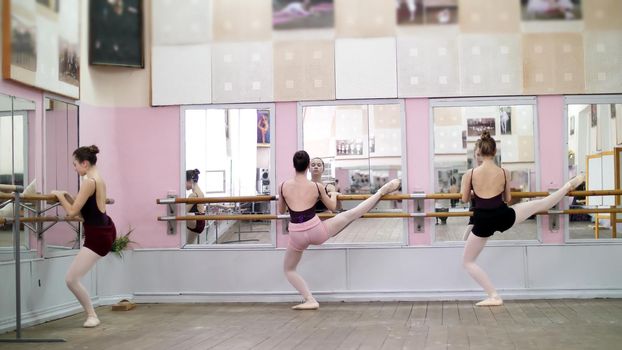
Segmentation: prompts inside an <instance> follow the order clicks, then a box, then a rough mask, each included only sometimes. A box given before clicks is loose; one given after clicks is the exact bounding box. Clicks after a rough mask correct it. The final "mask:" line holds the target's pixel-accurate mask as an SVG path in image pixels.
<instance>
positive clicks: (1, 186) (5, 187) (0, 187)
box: [0, 184, 24, 192]
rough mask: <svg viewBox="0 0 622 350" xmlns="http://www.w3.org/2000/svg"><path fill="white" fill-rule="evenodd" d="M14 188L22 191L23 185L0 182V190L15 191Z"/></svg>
mask: <svg viewBox="0 0 622 350" xmlns="http://www.w3.org/2000/svg"><path fill="white" fill-rule="evenodd" d="M16 190H17V191H18V192H22V191H23V190H24V186H19V185H5V184H0V191H5V192H15V191H16Z"/></svg>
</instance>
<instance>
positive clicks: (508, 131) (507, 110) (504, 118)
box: [499, 107, 512, 135]
mask: <svg viewBox="0 0 622 350" xmlns="http://www.w3.org/2000/svg"><path fill="white" fill-rule="evenodd" d="M499 128H500V130H501V135H512V107H499Z"/></svg>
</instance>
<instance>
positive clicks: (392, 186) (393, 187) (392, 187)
mask: <svg viewBox="0 0 622 350" xmlns="http://www.w3.org/2000/svg"><path fill="white" fill-rule="evenodd" d="M401 184H402V182H401V181H400V180H399V179H393V180H391V181H389V182H387V183H386V184H384V185H383V186H382V187H380V190H378V192H380V193H382V195H383V196H384V195H386V194H389V193H391V192H395V191H397V189H398V188H400V185H401Z"/></svg>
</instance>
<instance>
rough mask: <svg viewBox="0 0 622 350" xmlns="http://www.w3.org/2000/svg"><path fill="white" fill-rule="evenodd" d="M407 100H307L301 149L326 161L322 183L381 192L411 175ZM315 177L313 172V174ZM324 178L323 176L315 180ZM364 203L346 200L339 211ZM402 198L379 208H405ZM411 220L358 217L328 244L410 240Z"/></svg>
mask: <svg viewBox="0 0 622 350" xmlns="http://www.w3.org/2000/svg"><path fill="white" fill-rule="evenodd" d="M403 114H404V113H403V105H402V103H401V102H388V101H387V102H369V103H345V102H344V103H343V104H333V105H326V103H303V104H301V105H300V110H299V120H298V125H299V128H301V134H300V137H299V142H300V143H301V144H300V145H299V146H301V147H300V148H302V149H304V150H306V151H307V152H308V153H309V155H310V156H311V158H320V159H321V160H322V161H323V164H324V172H323V174H322V176H321V182H322V183H323V185H324V186H327V185H333V186H335V188H336V189H337V191H338V192H340V193H341V194H370V193H375V192H376V191H377V190H378V189H379V188H380V187H382V185H384V184H385V183H387V182H388V181H389V180H391V179H395V178H400V179H402V180H405V179H406V176H405V174H404V169H405V161H404V160H403V159H402V154H403V153H402V150H403V147H404V144H403V142H402V141H403V135H402V130H403V128H402V125H403V122H404V121H403ZM308 177H309V179H312V176H311V174H308ZM315 181H319V179H315ZM358 203H359V202H357V201H343V202H341V203H339V205H338V210H348V209H349V208H353V207H354V206H356V205H357V204H358ZM402 210H404V209H403V206H402V203H399V202H398V201H381V202H379V203H378V205H377V206H376V208H375V209H374V211H382V212H391V211H396V212H399V211H402ZM406 232H407V226H406V221H405V220H403V219H399V218H397V219H396V218H382V219H358V220H356V221H355V222H353V223H352V224H350V225H349V226H348V227H346V228H345V229H344V230H343V231H342V232H340V233H339V234H338V235H336V236H335V237H333V238H331V239H329V240H328V243H347V244H362V243H363V244H369V243H379V244H381V243H392V244H396V243H405V242H406V234H405V233H406Z"/></svg>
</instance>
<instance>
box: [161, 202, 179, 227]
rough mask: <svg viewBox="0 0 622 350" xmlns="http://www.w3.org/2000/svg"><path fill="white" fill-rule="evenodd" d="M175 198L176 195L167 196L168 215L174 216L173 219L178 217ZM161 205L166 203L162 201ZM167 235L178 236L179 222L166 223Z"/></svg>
mask: <svg viewBox="0 0 622 350" xmlns="http://www.w3.org/2000/svg"><path fill="white" fill-rule="evenodd" d="M175 197H176V196H175V195H174V194H167V195H166V199H165V200H166V215H167V216H172V217H175V216H177V205H176V204H175ZM169 198H170V200H169ZM161 203H164V201H162V202H161ZM166 233H167V234H169V235H176V234H177V221H173V220H171V221H167V222H166Z"/></svg>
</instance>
